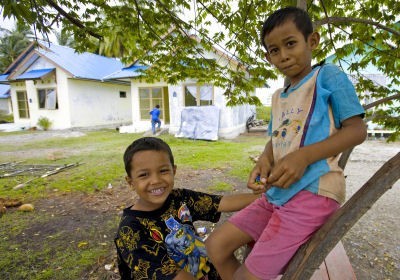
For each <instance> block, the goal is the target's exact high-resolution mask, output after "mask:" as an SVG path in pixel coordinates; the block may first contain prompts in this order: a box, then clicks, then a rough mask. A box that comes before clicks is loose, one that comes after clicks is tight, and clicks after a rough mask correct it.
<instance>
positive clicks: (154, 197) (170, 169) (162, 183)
mask: <svg viewBox="0 0 400 280" xmlns="http://www.w3.org/2000/svg"><path fill="white" fill-rule="evenodd" d="M175 173H176V166H172V164H171V162H170V158H169V156H168V153H166V152H165V151H155V150H146V151H139V152H137V153H135V154H134V155H133V157H132V161H131V172H130V177H129V176H128V177H126V180H127V182H128V184H129V185H130V186H132V187H133V188H134V190H135V191H136V193H137V194H138V196H139V198H138V200H137V203H136V204H135V205H134V206H133V207H132V209H135V210H142V211H152V210H156V209H158V208H160V207H161V206H162V205H163V204H164V202H165V200H166V199H167V197H168V195H169V194H170V193H171V191H172V189H173V187H174V176H175Z"/></svg>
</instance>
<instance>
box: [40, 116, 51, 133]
mask: <svg viewBox="0 0 400 280" xmlns="http://www.w3.org/2000/svg"><path fill="white" fill-rule="evenodd" d="M37 124H38V126H40V127H41V128H43V130H49V128H50V127H51V124H52V122H51V121H50V120H49V119H48V118H46V117H40V118H39V119H38V122H37Z"/></svg>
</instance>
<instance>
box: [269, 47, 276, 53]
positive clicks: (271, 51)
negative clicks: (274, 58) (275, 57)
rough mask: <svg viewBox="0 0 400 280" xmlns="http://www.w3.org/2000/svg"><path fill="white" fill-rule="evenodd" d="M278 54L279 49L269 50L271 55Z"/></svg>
mask: <svg viewBox="0 0 400 280" xmlns="http://www.w3.org/2000/svg"><path fill="white" fill-rule="evenodd" d="M277 52H278V49H277V48H273V49H270V50H269V53H270V54H274V53H277Z"/></svg>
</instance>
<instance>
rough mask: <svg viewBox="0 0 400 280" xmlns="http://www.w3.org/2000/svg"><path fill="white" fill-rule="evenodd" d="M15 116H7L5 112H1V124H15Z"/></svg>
mask: <svg viewBox="0 0 400 280" xmlns="http://www.w3.org/2000/svg"><path fill="white" fill-rule="evenodd" d="M13 122H14V115H13V114H6V113H5V112H4V111H2V110H0V123H13Z"/></svg>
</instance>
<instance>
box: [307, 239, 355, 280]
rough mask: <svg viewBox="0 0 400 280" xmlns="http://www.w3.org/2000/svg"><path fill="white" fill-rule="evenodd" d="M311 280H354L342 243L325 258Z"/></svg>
mask: <svg viewBox="0 0 400 280" xmlns="http://www.w3.org/2000/svg"><path fill="white" fill-rule="evenodd" d="M310 279H311V280H335V279H338V280H356V279H357V278H356V275H355V274H354V271H353V267H352V266H351V263H350V260H349V257H348V256H347V254H346V251H345V250H344V247H343V244H342V242H339V243H338V244H337V245H336V246H335V248H333V250H332V251H331V252H330V253H329V254H328V256H326V258H325V260H324V261H323V262H322V264H321V265H320V266H319V268H317V269H316V270H315V272H314V274H313V275H312V276H311V278H310Z"/></svg>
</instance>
